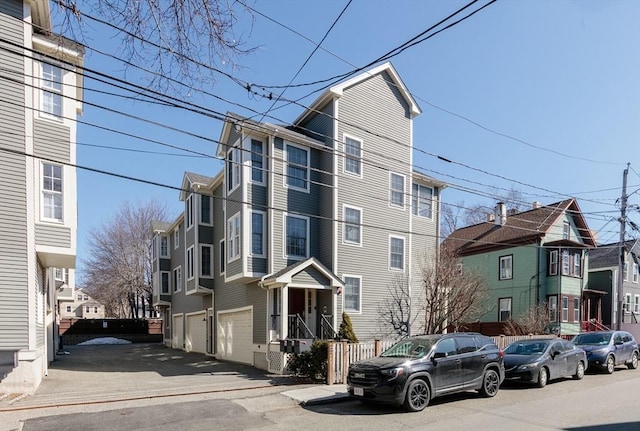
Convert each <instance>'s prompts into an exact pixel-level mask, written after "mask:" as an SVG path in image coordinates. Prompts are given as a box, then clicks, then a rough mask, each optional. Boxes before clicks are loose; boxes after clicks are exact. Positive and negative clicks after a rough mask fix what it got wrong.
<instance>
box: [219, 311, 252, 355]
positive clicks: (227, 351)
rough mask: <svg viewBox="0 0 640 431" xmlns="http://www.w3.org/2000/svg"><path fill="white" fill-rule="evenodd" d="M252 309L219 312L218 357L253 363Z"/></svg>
mask: <svg viewBox="0 0 640 431" xmlns="http://www.w3.org/2000/svg"><path fill="white" fill-rule="evenodd" d="M252 345H253V317H252V310H242V311H232V312H226V313H225V312H223V313H218V327H217V345H216V347H217V348H216V357H217V358H218V359H226V360H228V361H234V362H242V363H245V364H251V365H253V352H252Z"/></svg>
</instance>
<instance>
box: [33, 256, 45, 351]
mask: <svg viewBox="0 0 640 431" xmlns="http://www.w3.org/2000/svg"><path fill="white" fill-rule="evenodd" d="M44 272H45V271H44V269H43V268H42V266H40V264H38V265H37V270H36V271H35V274H34V275H33V276H34V278H35V280H34V281H35V282H34V284H33V289H34V291H35V296H34V298H35V304H33V308H34V310H36V313H37V314H38V315H37V316H36V319H35V328H36V349H41V348H43V347H44V331H45V328H44V322H45V317H44V315H45V311H44V308H45V307H46V305H45V302H46V297H45V294H44V280H43V273H44ZM39 298H41V300H40V301H39ZM38 305H39V306H38Z"/></svg>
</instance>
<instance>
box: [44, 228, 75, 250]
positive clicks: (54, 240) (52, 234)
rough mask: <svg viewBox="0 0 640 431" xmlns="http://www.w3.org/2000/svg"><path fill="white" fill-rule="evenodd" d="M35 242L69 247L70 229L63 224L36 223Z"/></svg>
mask: <svg viewBox="0 0 640 431" xmlns="http://www.w3.org/2000/svg"><path fill="white" fill-rule="evenodd" d="M36 244H38V245H44V246H51V247H65V248H70V247H71V229H70V228H68V227H65V226H56V225H49V224H36Z"/></svg>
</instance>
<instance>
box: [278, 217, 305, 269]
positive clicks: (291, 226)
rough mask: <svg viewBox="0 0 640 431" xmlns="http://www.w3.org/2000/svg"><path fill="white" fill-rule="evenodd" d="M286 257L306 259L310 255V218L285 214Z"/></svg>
mask: <svg viewBox="0 0 640 431" xmlns="http://www.w3.org/2000/svg"><path fill="white" fill-rule="evenodd" d="M284 253H285V257H288V258H294V259H304V258H306V257H307V256H308V255H309V218H308V217H301V216H294V215H289V214H285V250H284Z"/></svg>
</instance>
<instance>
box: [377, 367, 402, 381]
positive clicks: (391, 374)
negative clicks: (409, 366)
mask: <svg viewBox="0 0 640 431" xmlns="http://www.w3.org/2000/svg"><path fill="white" fill-rule="evenodd" d="M380 374H382V375H383V376H384V377H386V378H387V380H393V379H395V378H398V377H400V376H401V375H403V374H404V368H402V367H398V368H389V369H386V370H381V371H380Z"/></svg>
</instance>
